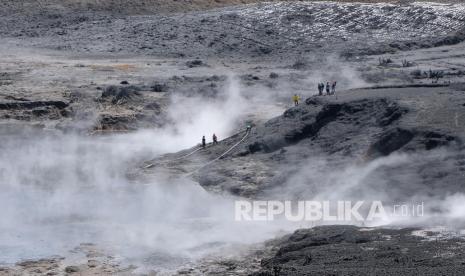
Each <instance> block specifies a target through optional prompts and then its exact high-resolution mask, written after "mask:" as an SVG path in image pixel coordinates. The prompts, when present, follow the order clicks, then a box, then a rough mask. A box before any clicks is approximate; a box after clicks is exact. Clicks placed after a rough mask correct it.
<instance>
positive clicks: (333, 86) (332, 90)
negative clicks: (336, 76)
mask: <svg viewBox="0 0 465 276" xmlns="http://www.w3.org/2000/svg"><path fill="white" fill-rule="evenodd" d="M336 84H337V83H336V82H333V84H332V85H331V94H332V95H334V94H336Z"/></svg>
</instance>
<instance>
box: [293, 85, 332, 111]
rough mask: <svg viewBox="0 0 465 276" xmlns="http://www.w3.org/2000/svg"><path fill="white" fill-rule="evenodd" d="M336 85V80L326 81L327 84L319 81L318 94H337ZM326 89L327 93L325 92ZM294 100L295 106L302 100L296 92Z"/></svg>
mask: <svg viewBox="0 0 465 276" xmlns="http://www.w3.org/2000/svg"><path fill="white" fill-rule="evenodd" d="M336 85H337V82H336V81H334V82H332V83H329V81H328V82H326V85H325V84H324V83H323V82H320V83H318V95H319V96H323V95H335V94H336ZM325 90H326V94H325ZM292 102H293V103H294V105H295V106H298V105H299V102H300V96H299V95H297V94H294V96H292Z"/></svg>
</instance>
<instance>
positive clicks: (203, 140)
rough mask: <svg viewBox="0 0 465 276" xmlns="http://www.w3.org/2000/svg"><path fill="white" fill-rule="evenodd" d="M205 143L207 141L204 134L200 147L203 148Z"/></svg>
mask: <svg viewBox="0 0 465 276" xmlns="http://www.w3.org/2000/svg"><path fill="white" fill-rule="evenodd" d="M206 145H207V142H206V140H205V135H204V136H202V148H205V146H206Z"/></svg>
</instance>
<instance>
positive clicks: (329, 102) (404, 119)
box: [152, 87, 465, 202]
mask: <svg viewBox="0 0 465 276" xmlns="http://www.w3.org/2000/svg"><path fill="white" fill-rule="evenodd" d="M463 104H465V98H464V97H463V92H462V91H461V90H460V88H458V90H457V89H456V88H451V87H430V88H426V87H423V88H421V87H420V88H415V87H413V88H408V87H406V88H400V89H389V88H386V89H373V90H372V89H368V90H354V91H350V92H347V91H345V92H344V93H343V94H342V95H339V96H338V97H337V99H336V98H335V97H312V98H309V99H307V100H306V101H305V102H304V103H302V104H301V105H299V106H298V107H293V108H291V109H288V110H287V111H286V112H285V113H284V114H283V115H282V116H280V117H276V118H274V119H271V120H270V121H268V122H266V123H265V124H260V125H257V126H255V127H254V128H253V129H252V131H251V133H250V134H249V135H248V136H247V137H246V138H245V140H244V141H243V142H242V143H241V144H239V146H237V147H236V148H234V150H232V151H230V152H228V154H227V155H225V156H224V157H222V158H221V159H219V160H217V161H215V162H213V163H208V160H214V159H215V158H217V157H218V156H220V155H221V154H222V153H223V152H226V151H227V150H228V149H229V148H230V147H231V146H233V145H234V144H235V143H237V142H238V141H240V140H241V139H242V137H243V135H244V133H239V134H237V135H236V136H233V137H230V138H228V139H226V140H224V141H222V142H221V143H220V144H219V145H217V146H214V145H212V146H210V147H208V148H207V149H206V150H203V151H200V152H198V153H196V154H194V155H192V156H189V157H187V158H183V159H179V160H175V161H171V162H170V163H169V168H171V169H173V168H174V169H175V170H177V171H178V172H181V173H188V172H192V171H194V172H195V173H194V174H193V175H194V177H195V178H196V179H197V180H198V182H199V183H200V184H201V185H202V186H203V187H205V189H207V190H210V191H214V192H218V193H232V194H235V195H240V196H244V197H248V198H257V197H258V198H282V199H288V198H315V197H323V198H328V197H329V198H333V197H335V198H337V197H338V196H339V197H340V196H342V197H344V198H348V199H365V200H369V199H370V198H371V199H372V198H373V196H374V195H376V198H379V200H389V201H390V202H396V201H404V200H408V199H411V198H417V199H429V200H432V199H433V198H434V199H438V200H440V199H443V198H444V197H446V196H448V195H449V194H454V193H457V192H460V191H462V189H463V185H462V183H461V179H462V177H463V172H464V171H465V167H464V166H465V159H464V155H463V153H462V148H463V145H462V141H463V139H464V137H463V132H462V127H463V122H462V119H461V118H463V116H465V109H464V108H463ZM177 156H179V155H177ZM174 157H176V155H175V156H174ZM165 158H166V159H168V160H170V159H173V156H168V157H165ZM152 163H153V164H158V163H160V160H153V161H152ZM160 164H162V165H161V166H162V167H163V164H164V163H163V162H162V163H160ZM205 164H208V165H205ZM392 172H396V173H392ZM354 174H355V175H358V174H359V175H360V176H357V177H355V176H354ZM351 177H352V178H353V179H352V180H351V181H350V183H347V181H346V179H347V178H351ZM407 182H408V183H409V185H405V183H407Z"/></svg>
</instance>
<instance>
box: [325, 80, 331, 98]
mask: <svg viewBox="0 0 465 276" xmlns="http://www.w3.org/2000/svg"><path fill="white" fill-rule="evenodd" d="M330 91H331V90H330V87H329V81H328V82H327V83H326V95H329V92H330Z"/></svg>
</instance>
